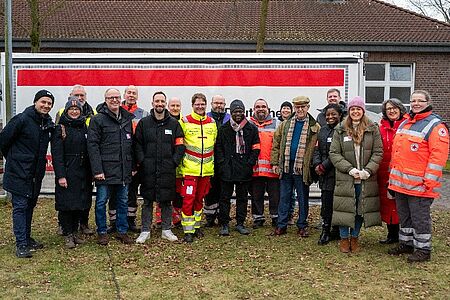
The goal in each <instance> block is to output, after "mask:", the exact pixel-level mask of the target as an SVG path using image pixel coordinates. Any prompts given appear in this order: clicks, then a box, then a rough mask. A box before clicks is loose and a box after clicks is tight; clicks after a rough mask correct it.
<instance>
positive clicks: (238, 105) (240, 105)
mask: <svg viewBox="0 0 450 300" xmlns="http://www.w3.org/2000/svg"><path fill="white" fill-rule="evenodd" d="M238 108H240V109H242V110H243V111H244V112H245V106H244V103H243V102H242V101H241V100H239V99H235V100H233V101H232V102H231V103H230V113H233V111H234V110H235V109H238Z"/></svg>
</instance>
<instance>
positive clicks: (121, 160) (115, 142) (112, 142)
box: [88, 88, 134, 245]
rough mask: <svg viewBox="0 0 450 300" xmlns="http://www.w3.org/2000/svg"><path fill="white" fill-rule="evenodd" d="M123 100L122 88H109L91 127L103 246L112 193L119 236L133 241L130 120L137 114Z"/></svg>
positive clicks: (106, 240) (90, 149)
mask: <svg viewBox="0 0 450 300" xmlns="http://www.w3.org/2000/svg"><path fill="white" fill-rule="evenodd" d="M120 100H121V97H120V92H119V90H117V89H114V88H109V89H107V90H106V92H105V102H104V103H103V104H100V105H99V106H98V107H97V112H98V114H97V115H95V116H93V117H92V119H91V122H90V125H89V129H88V153H89V160H90V162H91V168H92V174H93V175H94V178H95V186H96V188H97V197H96V202H95V222H96V224H97V233H98V243H99V244H100V245H107V244H108V243H109V237H108V234H107V232H106V230H107V227H106V202H107V201H108V199H109V198H110V197H111V194H112V193H114V194H115V196H116V201H117V203H116V209H117V220H116V227H117V232H118V235H117V238H118V239H119V240H120V241H121V242H122V243H124V244H131V243H133V242H134V241H133V240H132V239H131V238H130V237H129V236H128V235H127V231H128V222H127V209H128V205H127V202H128V184H129V183H130V182H131V176H132V165H133V164H132V156H133V153H132V148H131V146H132V135H133V129H132V124H131V121H132V120H133V118H134V115H133V114H131V113H129V112H128V111H126V110H125V109H123V108H122V107H121V106H120Z"/></svg>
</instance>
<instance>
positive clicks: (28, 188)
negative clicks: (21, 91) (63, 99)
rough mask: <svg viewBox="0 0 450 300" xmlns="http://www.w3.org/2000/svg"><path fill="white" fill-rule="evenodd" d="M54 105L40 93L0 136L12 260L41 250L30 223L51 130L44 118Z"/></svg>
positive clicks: (51, 98) (49, 120) (47, 95)
mask: <svg viewBox="0 0 450 300" xmlns="http://www.w3.org/2000/svg"><path fill="white" fill-rule="evenodd" d="M54 101H55V98H54V96H53V94H52V93H50V92H49V91H47V90H40V91H39V92H37V93H36V95H35V96H34V105H32V106H29V107H27V108H26V109H25V110H24V111H23V112H22V113H20V114H18V115H16V116H15V117H14V118H12V119H11V121H10V122H9V123H8V124H6V126H5V128H4V129H3V131H2V132H1V133H0V149H1V151H2V153H3V155H4V156H5V158H6V166H5V174H4V176H3V188H4V189H5V190H6V191H8V192H10V193H11V194H12V205H13V215H12V217H13V229H14V235H15V236H16V246H17V248H16V256H17V257H20V258H26V257H32V255H31V251H36V249H41V248H43V247H44V246H43V245H42V244H41V243H39V242H37V241H36V240H34V239H33V238H32V237H31V222H32V219H33V210H34V207H35V206H36V202H37V198H38V196H39V192H40V190H41V185H42V179H43V178H44V174H45V165H46V163H47V160H46V154H47V148H48V143H49V141H50V139H51V135H52V133H53V130H54V127H55V124H54V123H53V122H52V118H51V117H50V115H49V114H48V113H49V112H50V110H51V109H52V107H53V103H54Z"/></svg>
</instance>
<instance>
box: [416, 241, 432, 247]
mask: <svg viewBox="0 0 450 300" xmlns="http://www.w3.org/2000/svg"><path fill="white" fill-rule="evenodd" d="M413 244H414V247H415V248H419V249H430V248H431V242H426V243H421V242H419V241H416V240H414V241H413Z"/></svg>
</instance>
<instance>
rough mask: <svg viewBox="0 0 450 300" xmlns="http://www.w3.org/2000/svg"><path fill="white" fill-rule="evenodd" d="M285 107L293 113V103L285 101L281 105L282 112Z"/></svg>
mask: <svg viewBox="0 0 450 300" xmlns="http://www.w3.org/2000/svg"><path fill="white" fill-rule="evenodd" d="M285 106H287V107H289V108H290V109H291V111H292V103H291V102H289V101H284V102H283V103H281V106H280V110H282V109H283V107H285Z"/></svg>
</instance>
